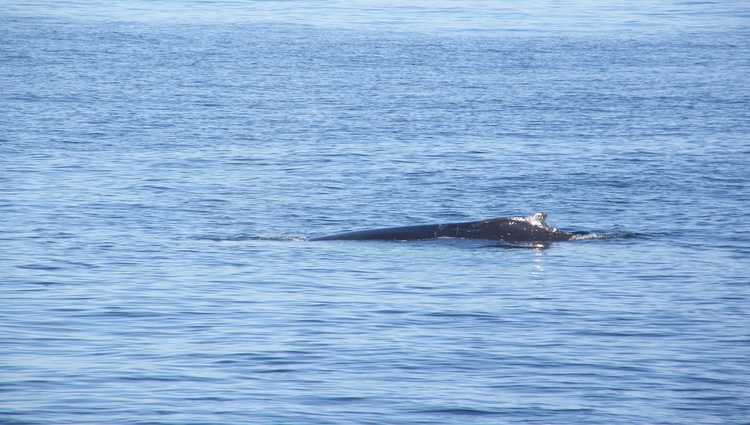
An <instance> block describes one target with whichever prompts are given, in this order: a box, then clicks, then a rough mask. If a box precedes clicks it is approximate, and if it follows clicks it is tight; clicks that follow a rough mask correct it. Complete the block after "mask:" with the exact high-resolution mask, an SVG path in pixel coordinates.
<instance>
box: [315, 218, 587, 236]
mask: <svg viewBox="0 0 750 425" xmlns="http://www.w3.org/2000/svg"><path fill="white" fill-rule="evenodd" d="M572 237H573V234H571V233H568V232H564V231H561V230H558V229H555V228H551V227H548V226H545V225H540V224H533V223H531V222H529V221H528V220H526V219H522V218H493V219H488V220H481V221H469V222H464V223H448V224H425V225H418V226H403V227H389V228H384V229H374V230H361V231H356V232H347V233H339V234H335V235H329V236H323V237H319V238H313V239H311V240H313V241H330V240H391V241H405V240H424V239H436V238H464V239H487V240H502V241H506V242H551V241H565V240H569V239H571V238H572Z"/></svg>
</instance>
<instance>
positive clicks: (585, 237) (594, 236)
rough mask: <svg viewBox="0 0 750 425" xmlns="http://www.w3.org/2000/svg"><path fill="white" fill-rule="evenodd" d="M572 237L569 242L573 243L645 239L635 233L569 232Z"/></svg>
mask: <svg viewBox="0 0 750 425" xmlns="http://www.w3.org/2000/svg"><path fill="white" fill-rule="evenodd" d="M571 233H572V234H573V237H572V238H571V240H574V241H593V240H609V239H639V238H643V237H645V235H643V234H640V233H635V232H625V231H616V232H599V231H591V232H571Z"/></svg>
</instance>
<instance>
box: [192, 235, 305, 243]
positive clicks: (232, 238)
mask: <svg viewBox="0 0 750 425" xmlns="http://www.w3.org/2000/svg"><path fill="white" fill-rule="evenodd" d="M191 239H195V240H200V241H212V242H243V241H275V242H290V241H304V240H307V238H305V237H302V236H257V235H243V234H240V235H228V236H227V235H201V236H194V237H192V238H191Z"/></svg>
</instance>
